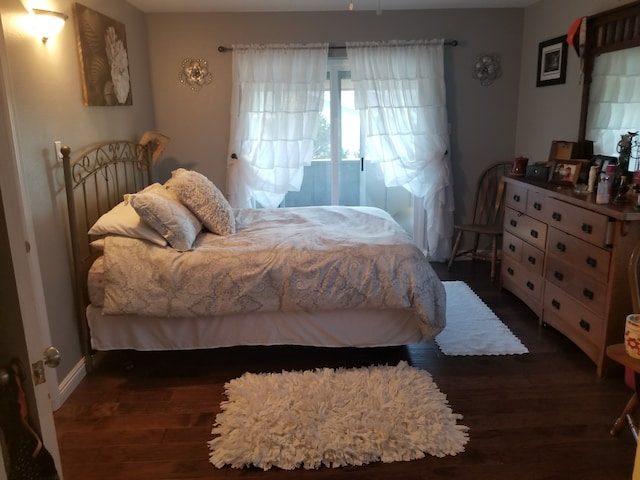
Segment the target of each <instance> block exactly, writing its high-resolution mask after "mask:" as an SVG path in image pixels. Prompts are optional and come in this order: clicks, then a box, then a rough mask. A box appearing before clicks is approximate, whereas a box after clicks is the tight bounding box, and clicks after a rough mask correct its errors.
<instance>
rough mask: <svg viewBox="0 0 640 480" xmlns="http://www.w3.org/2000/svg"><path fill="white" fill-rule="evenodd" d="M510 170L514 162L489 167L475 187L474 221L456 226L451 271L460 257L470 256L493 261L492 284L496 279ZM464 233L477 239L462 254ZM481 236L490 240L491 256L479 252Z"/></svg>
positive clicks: (450, 259)
mask: <svg viewBox="0 0 640 480" xmlns="http://www.w3.org/2000/svg"><path fill="white" fill-rule="evenodd" d="M511 168H512V162H498V163H494V164H493V165H490V166H489V167H488V168H487V169H486V170H484V171H483V172H482V174H481V175H480V178H479V179H478V184H477V186H476V194H475V206H474V212H473V219H472V221H471V223H468V224H464V225H456V226H455V228H456V229H457V230H458V235H457V237H456V240H455V243H454V245H453V250H452V251H451V256H450V257H449V269H451V266H452V265H453V261H454V260H455V259H456V258H457V257H459V256H461V255H466V256H469V257H471V258H472V259H474V260H475V259H481V260H490V261H491V281H493V280H494V279H495V276H496V264H497V262H498V239H499V238H501V237H502V220H503V218H504V190H505V185H504V181H503V180H502V177H503V176H504V175H506V174H508V173H510V172H511ZM465 232H467V233H472V234H473V235H474V241H473V246H472V248H470V249H468V250H464V251H462V252H460V251H458V250H459V249H460V246H461V244H462V239H463V237H464V233H465ZM481 235H485V236H488V237H491V252H490V253H489V254H487V253H486V252H483V251H481V250H478V247H479V245H480V236H481Z"/></svg>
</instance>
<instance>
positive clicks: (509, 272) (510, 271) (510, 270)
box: [507, 267, 513, 275]
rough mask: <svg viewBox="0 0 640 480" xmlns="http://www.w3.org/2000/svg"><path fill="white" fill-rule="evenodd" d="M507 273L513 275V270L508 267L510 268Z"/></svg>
mask: <svg viewBox="0 0 640 480" xmlns="http://www.w3.org/2000/svg"><path fill="white" fill-rule="evenodd" d="M507 273H508V274H509V275H513V268H511V267H508V268H507Z"/></svg>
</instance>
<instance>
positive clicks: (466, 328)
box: [435, 281, 529, 355]
mask: <svg viewBox="0 0 640 480" xmlns="http://www.w3.org/2000/svg"><path fill="white" fill-rule="evenodd" d="M442 283H443V284H444V287H445V290H446V292H447V310H446V311H447V326H446V327H445V329H444V330H443V331H442V332H441V333H440V334H439V335H438V336H437V337H436V339H435V341H436V343H437V344H438V347H440V350H441V351H442V353H444V354H445V355H514V354H523V353H528V352H529V350H528V349H527V347H525V346H524V345H523V344H522V342H521V341H520V340H519V339H518V338H517V337H516V336H515V335H514V334H513V333H512V332H511V330H509V328H508V327H507V326H506V325H505V324H504V323H502V322H501V321H500V319H499V318H498V317H497V316H496V314H495V313H493V311H491V309H490V308H489V307H488V306H487V305H486V304H485V303H484V302H483V301H482V300H481V299H480V297H478V295H476V293H475V292H474V291H473V290H471V288H469V286H468V285H467V284H466V283H464V282H461V281H453V282H442Z"/></svg>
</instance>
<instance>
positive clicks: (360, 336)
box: [87, 305, 423, 351]
mask: <svg viewBox="0 0 640 480" xmlns="http://www.w3.org/2000/svg"><path fill="white" fill-rule="evenodd" d="M87 320H88V323H89V328H90V330H91V345H92V348H94V349H95V350H98V351H108V350H140V351H153V350H195V349H205V348H219V347H231V346H238V345H305V346H317V347H380V346H396V345H408V344H413V343H418V342H420V341H421V340H422V339H423V337H422V334H421V332H420V327H419V325H420V322H419V320H418V319H417V318H416V315H415V314H414V313H412V312H411V311H409V310H348V311H322V312H315V313H307V312H295V313H269V312H261V313H253V314H237V315H225V316H222V317H215V318H168V317H165V318H155V317H140V316H133V315H131V316H129V315H103V314H102V310H101V309H100V308H96V307H93V306H91V305H89V307H87Z"/></svg>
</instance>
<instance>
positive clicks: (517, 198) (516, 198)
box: [513, 194, 520, 202]
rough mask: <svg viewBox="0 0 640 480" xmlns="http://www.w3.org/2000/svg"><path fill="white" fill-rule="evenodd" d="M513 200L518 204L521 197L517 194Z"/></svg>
mask: <svg viewBox="0 0 640 480" xmlns="http://www.w3.org/2000/svg"><path fill="white" fill-rule="evenodd" d="M513 200H514V201H516V202H519V201H520V195H518V194H515V195H514V196H513Z"/></svg>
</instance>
